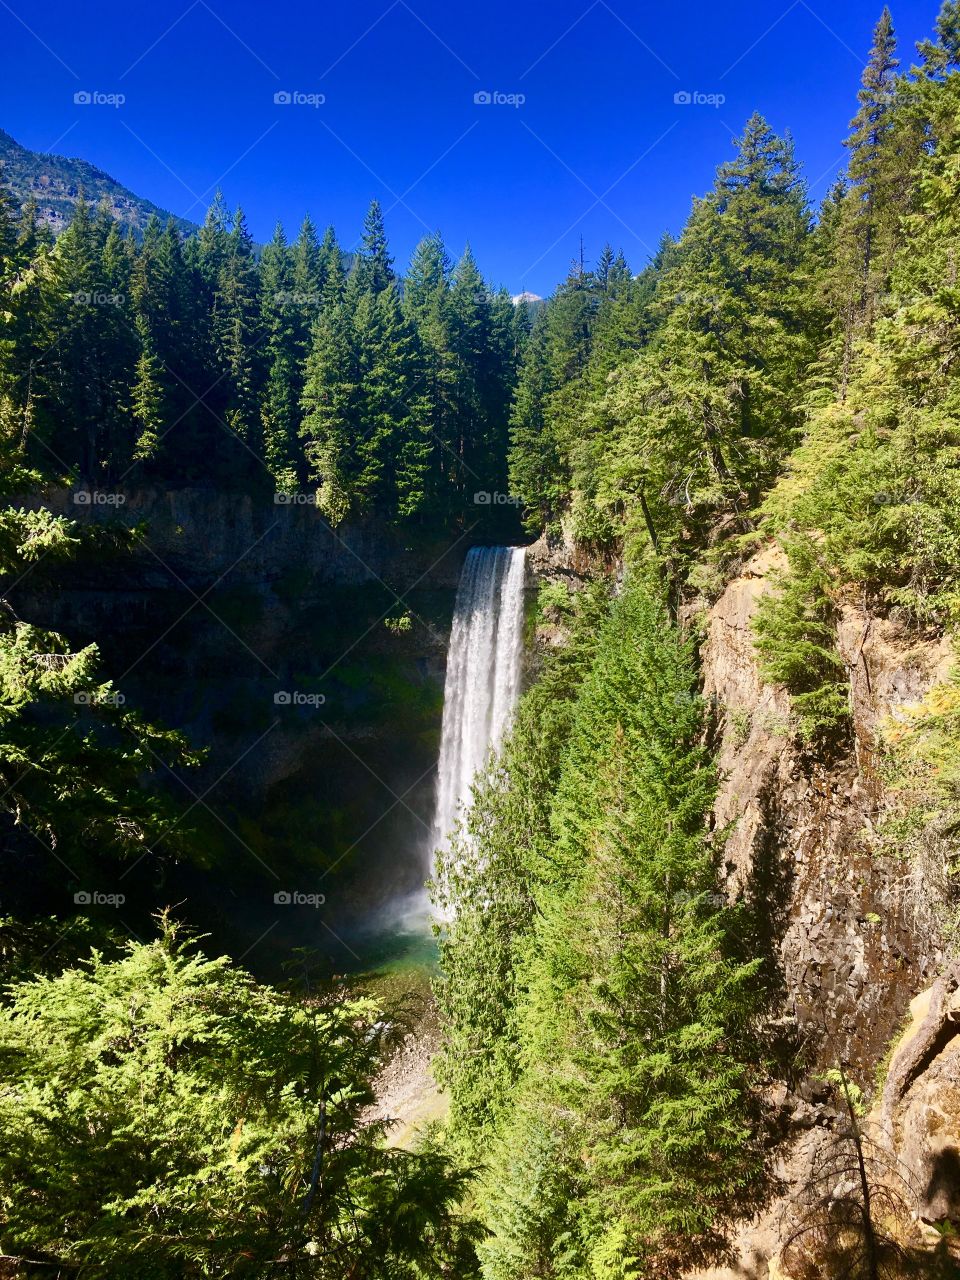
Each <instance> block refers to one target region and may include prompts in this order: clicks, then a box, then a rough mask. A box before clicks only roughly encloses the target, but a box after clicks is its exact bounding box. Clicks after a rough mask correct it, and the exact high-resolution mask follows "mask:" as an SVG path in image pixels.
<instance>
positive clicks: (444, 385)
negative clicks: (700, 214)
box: [0, 193, 518, 531]
mask: <svg viewBox="0 0 960 1280" xmlns="http://www.w3.org/2000/svg"><path fill="white" fill-rule="evenodd" d="M409 283H410V287H409V290H408V291H404V290H403V289H402V287H401V283H400V281H399V279H398V277H397V275H396V273H395V271H394V269H393V264H392V259H391V257H390V254H389V251H388V246H387V240H386V232H385V228H384V222H383V215H382V213H381V211H380V208H379V206H378V205H377V204H376V202H374V204H373V205H372V206H371V208H370V211H369V213H368V215H367V220H366V223H365V231H364V236H363V241H362V244H361V247H360V250H359V252H358V253H356V254H355V255H353V263H352V267H351V271H350V274H349V279H346V278H345V276H344V255H343V253H342V251H341V249H340V247H339V245H338V244H337V241H336V237H335V235H334V233H333V231H332V229H329V230H328V231H327V232H326V234H325V235H324V238H323V240H322V242H318V240H317V236H316V232H315V231H314V228H313V226H312V224H311V223H310V222H309V220H307V221H306V222H305V223H304V225H303V227H302V228H301V231H300V235H299V237H298V238H297V240H296V241H295V242H294V243H293V244H289V243H288V242H287V239H286V236H285V235H284V232H283V229H282V227H279V226H278V228H277V230H276V232H275V234H274V237H273V239H272V240H271V242H270V243H269V244H268V245H267V246H265V248H264V250H263V252H262V254H261V255H260V256H259V258H258V257H257V255H256V253H255V247H254V244H253V241H252V238H251V236H250V233H249V231H248V229H247V226H246V222H245V219H244V215H243V212H242V211H241V210H237V212H236V213H235V214H231V213H230V212H229V211H228V210H227V208H226V205H225V203H224V201H223V198H222V196H220V194H219V193H218V195H217V197H216V199H215V200H214V203H213V205H212V206H211V208H210V210H209V212H208V214H207V217H206V219H205V221H204V224H203V226H202V227H201V228H200V230H199V231H198V232H197V233H196V234H194V235H190V236H188V237H187V238H186V239H181V236H180V234H179V232H178V230H177V228H176V226H175V225H174V223H173V222H168V224H167V225H166V227H164V226H162V225H161V223H160V221H159V219H157V218H156V217H152V218H150V220H149V221H148V222H147V223H146V225H145V227H144V229H143V236H142V240H141V241H140V242H139V243H138V242H136V241H134V240H133V239H132V238H124V236H123V235H122V234H121V233H120V231H119V230H118V229H117V227H116V226H115V225H114V224H113V223H112V221H111V219H110V218H109V216H108V215H107V214H106V213H105V212H101V213H94V211H93V210H92V209H91V208H90V206H89V205H88V204H87V203H86V202H85V201H84V200H83V198H82V197H81V198H80V199H79V200H78V201H77V204H76V209H75V212H74V216H73V219H72V221H71V222H70V225H69V226H68V227H67V229H66V230H65V231H64V232H63V234H62V235H61V236H60V238H59V239H58V240H57V242H56V243H55V244H52V243H51V239H50V237H49V236H48V235H47V234H45V233H44V232H43V231H42V230H41V229H40V228H39V227H38V225H37V218H36V211H35V210H34V209H32V208H29V207H28V208H25V209H24V210H23V211H22V213H21V214H20V216H19V218H17V217H15V216H14V214H13V211H12V209H10V208H9V207H8V204H7V202H6V201H5V200H4V201H2V202H0V316H2V328H0V442H2V443H3V446H4V450H3V452H4V458H3V466H2V468H0V487H2V488H4V489H5V490H6V491H11V490H15V489H17V488H18V487H19V488H21V489H23V488H27V487H30V486H31V485H32V484H34V483H36V480H37V479H38V478H39V477H40V476H41V475H42V476H44V477H48V478H55V479H56V480H57V481H60V482H62V481H63V480H64V479H67V478H75V477H78V476H79V477H82V478H83V479H84V480H86V481H87V482H88V483H94V484H101V483H103V484H108V483H112V482H120V481H126V482H127V483H130V480H128V477H130V478H132V480H133V481H134V482H135V481H136V480H139V479H141V478H149V479H152V480H157V479H161V480H166V481H170V482H173V483H180V484H183V483H188V484H195V483H205V484H210V483H213V484H217V485H220V486H227V487H239V488H257V487H267V486H272V487H275V488H276V489H277V490H278V491H280V492H282V493H293V492H298V491H299V490H300V489H301V488H302V486H305V485H310V486H312V487H313V488H314V489H315V490H316V492H317V494H318V501H319V505H320V507H321V509H322V510H323V512H324V514H325V515H326V516H327V517H328V518H329V519H330V520H331V522H333V523H339V522H341V521H342V520H344V519H346V518H347V517H348V516H351V515H352V516H354V517H363V516H366V517H369V516H371V515H375V516H379V517H382V518H385V519H388V520H402V521H405V522H408V523H417V524H421V525H424V526H426V527H427V528H432V529H433V530H434V531H436V530H438V529H443V528H449V527H450V526H451V524H459V523H462V522H463V521H464V520H465V518H466V514H467V510H466V509H467V508H468V507H469V508H470V514H471V515H472V516H474V517H475V516H476V514H477V513H476V512H475V511H474V510H473V503H472V494H473V492H475V491H476V490H477V489H487V490H490V491H504V490H505V488H506V475H505V452H506V440H505V433H506V423H507V417H508V413H509V405H510V400H511V396H512V393H513V386H514V381H515V372H516V362H517V356H518V346H517V334H518V330H517V328H516V325H517V322H516V320H515V316H514V308H513V307H512V305H511V303H510V299H509V297H508V296H507V295H506V294H505V293H504V292H503V291H501V292H499V293H493V292H491V290H490V289H489V288H488V286H487V284H486V283H485V282H484V280H483V278H482V276H481V275H480V272H479V270H478V268H477V265H476V263H475V262H474V260H473V258H472V257H471V256H470V254H469V253H468V254H466V255H465V256H464V258H463V260H462V261H461V263H460V264H458V267H457V269H456V271H455V272H453V273H452V274H451V272H450V270H449V264H448V263H447V261H446V255H445V253H444V250H443V247H442V244H441V243H440V241H439V239H438V238H431V240H429V241H427V242H425V245H424V246H421V248H420V249H418V250H417V255H415V258H414V262H413V264H412V265H411V278H410V282H409Z"/></svg>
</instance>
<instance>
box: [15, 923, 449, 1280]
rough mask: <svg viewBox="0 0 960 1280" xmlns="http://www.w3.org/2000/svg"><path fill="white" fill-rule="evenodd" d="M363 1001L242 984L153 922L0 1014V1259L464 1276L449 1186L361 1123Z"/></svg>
mask: <svg viewBox="0 0 960 1280" xmlns="http://www.w3.org/2000/svg"><path fill="white" fill-rule="evenodd" d="M376 1016H377V1010H376V1008H375V1006H373V1004H372V1003H371V1002H370V1001H366V1000H362V999H352V1000H351V999H348V998H347V997H346V996H345V995H344V994H343V993H340V992H337V991H336V990H334V991H331V992H329V993H325V994H315V995H314V996H312V997H311V999H310V1000H309V1001H306V1002H304V1001H302V1000H298V999H295V998H292V997H290V996H287V995H285V994H283V993H281V992H279V991H276V990H272V989H270V988H267V987H263V986H258V985H257V984H256V983H254V982H253V980H252V979H251V978H250V977H249V976H248V975H247V974H246V973H244V972H243V971H242V970H240V969H238V968H236V967H235V966H234V965H232V964H231V962H230V961H229V960H227V959H226V958H223V957H222V958H220V959H217V960H210V959H207V958H206V957H205V956H203V955H202V954H201V953H200V952H199V951H197V950H196V949H195V948H194V947H192V946H190V945H185V944H184V943H182V942H181V941H180V940H179V939H178V938H177V932H176V929H175V928H174V926H172V925H171V924H170V923H169V922H167V921H164V922H163V928H162V933H161V936H160V938H159V939H158V940H157V941H155V942H151V943H146V944H142V943H130V944H128V946H127V947H126V950H125V954H123V955H122V956H121V957H120V958H119V959H116V960H107V959H105V958H104V957H103V956H101V955H100V954H99V953H97V952H94V953H93V954H92V955H91V957H90V958H89V960H87V961H85V962H83V963H82V964H79V965H77V966H76V967H73V968H70V969H67V970H66V971H65V972H63V973H62V974H60V975H57V976H51V977H37V978H34V979H32V980H25V981H20V982H17V983H15V984H14V985H13V987H12V988H11V991H10V998H9V1004H8V1006H7V1007H6V1008H4V1009H3V1010H0V1078H2V1088H0V1129H2V1132H3V1135H4V1141H3V1144H2V1154H0V1218H2V1224H3V1225H2V1230H3V1238H4V1245H5V1252H6V1253H7V1254H10V1253H14V1254H16V1255H19V1256H22V1257H24V1258H26V1259H30V1260H36V1261H40V1262H43V1263H46V1264H47V1265H56V1266H61V1267H65V1268H68V1269H72V1268H75V1267H83V1268H84V1269H94V1270H96V1273H97V1274H98V1275H101V1276H128V1275H130V1274H131V1273H136V1274H137V1275H141V1276H152V1277H165V1276H169V1277H171V1278H173V1277H177V1278H178V1280H179V1278H180V1277H188V1276H209V1275H232V1276H263V1275H266V1274H269V1273H270V1271H271V1270H272V1269H273V1268H274V1267H275V1266H277V1265H282V1266H283V1268H284V1271H285V1274H289V1275H296V1276H317V1277H331V1280H332V1278H333V1277H336V1280H340V1278H341V1277H342V1276H345V1275H354V1274H357V1275H359V1274H372V1272H373V1271H376V1273H377V1274H378V1275H383V1276H385V1277H391V1278H392V1280H401V1278H407V1277H409V1278H410V1280H413V1278H414V1277H428V1276H429V1277H441V1276H452V1275H456V1276H469V1275H471V1274H474V1268H473V1266H472V1264H471V1259H472V1256H473V1251H472V1244H471V1239H472V1236H473V1234H474V1231H473V1228H472V1226H471V1224H470V1223H468V1222H464V1221H463V1220H461V1219H459V1218H458V1217H457V1216H456V1213H455V1210H454V1204H455V1202H456V1200H457V1199H458V1198H459V1196H460V1194H461V1191H462V1184H463V1179H462V1177H460V1176H458V1175H454V1174H452V1173H451V1172H450V1171H449V1169H448V1168H447V1166H446V1164H445V1162H444V1161H443V1159H442V1158H441V1157H439V1156H437V1155H425V1156H423V1157H418V1156H414V1155H410V1154H408V1153H405V1152H399V1151H396V1152H389V1151H386V1150H384V1149H383V1147H382V1145H381V1144H380V1141H379V1140H380V1138H381V1137H382V1134H383V1126H382V1125H377V1124H371V1125H364V1124H363V1123H362V1121H361V1119H360V1116H361V1111H362V1109H363V1107H364V1106H365V1105H366V1104H367V1103H368V1102H369V1101H370V1098H371V1094H370V1088H369V1080H370V1078H371V1075H372V1073H373V1072H374V1071H375V1069H376V1066H377V1063H378V1061H379V1055H380V1043H379V1038H378V1036H377V1035H376V1034H375V1033H374V1032H372V1030H371V1024H372V1022H373V1020H374V1019H375V1018H376Z"/></svg>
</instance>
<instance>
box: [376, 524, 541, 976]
mask: <svg viewBox="0 0 960 1280" xmlns="http://www.w3.org/2000/svg"><path fill="white" fill-rule="evenodd" d="M525 572H526V560H525V552H524V548H523V547H473V548H471V550H470V551H469V552H468V553H467V558H466V560H465V561H464V565H463V570H462V572H461V575H460V583H459V586H458V588H457V598H456V603H455V605H454V612H453V626H452V628H451V633H450V645H449V648H448V651H447V671H446V678H445V681H444V691H443V727H442V730H441V737H440V760H439V764H438V767H437V787H436V804H435V809H434V816H433V822H432V824H431V828H430V833H429V837H428V838H426V837H425V839H424V842H423V848H422V851H421V854H420V856H421V859H422V864H423V878H424V882H426V880H427V879H428V878H429V877H431V876H432V875H433V874H434V873H435V869H436V868H435V857H436V854H437V853H438V852H439V851H445V850H446V849H447V847H448V841H449V838H450V835H451V833H452V831H453V829H454V827H455V826H456V824H457V822H458V821H459V820H460V819H461V818H462V817H463V816H464V813H465V809H466V807H467V806H468V805H469V803H470V797H471V787H472V784H473V781H474V778H475V776H476V774H477V773H478V771H479V770H481V769H482V768H484V766H485V765H486V763H487V760H488V757H489V755H490V752H491V751H492V750H496V749H497V748H498V747H499V745H500V743H501V741H502V739H503V736H504V733H505V732H506V730H507V728H508V727H509V724H510V718H511V716H512V714H513V710H514V707H515V706H516V702H517V698H518V696H519V693H520V679H521V669H522V658H523V622H524V607H523V601H524V585H525ZM433 919H434V911H433V909H432V907H431V903H430V900H429V897H428V894H427V890H426V887H425V885H424V888H422V889H419V890H416V891H414V892H413V893H410V894H407V895H404V896H403V897H400V898H396V899H394V900H393V901H392V902H390V903H388V904H387V905H386V907H385V908H383V910H381V911H380V912H378V914H377V917H376V919H375V921H374V922H371V929H370V935H369V941H370V945H371V948H372V953H373V954H372V955H371V959H375V958H376V953H377V952H379V953H381V954H382V956H383V958H384V959H389V960H390V961H393V962H400V963H403V962H407V963H410V962H416V960H417V959H418V958H424V957H425V955H426V952H427V949H428V948H432V945H433V944H432V933H431V924H432V921H433Z"/></svg>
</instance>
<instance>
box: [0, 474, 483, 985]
mask: <svg viewBox="0 0 960 1280" xmlns="http://www.w3.org/2000/svg"><path fill="white" fill-rule="evenodd" d="M78 496H79V498H80V499H81V500H80V501H78V500H77V499H78ZM120 496H121V497H122V499H123V500H122V502H117V501H113V502H108V501H106V500H105V497H104V495H98V494H96V493H93V494H91V493H90V492H89V491H86V490H80V491H67V490H56V491H50V492H48V493H46V494H44V495H43V496H42V497H40V498H37V497H33V498H30V499H26V500H24V504H23V505H27V506H31V505H38V504H39V503H41V502H42V503H43V504H44V505H46V506H48V507H50V508H51V509H52V510H54V511H55V512H61V513H63V514H65V515H67V516H69V517H70V518H71V519H74V520H76V521H77V522H78V523H79V524H80V525H81V526H92V525H95V524H100V525H106V526H118V525H119V526H122V527H124V528H136V529H137V530H138V536H137V538H136V540H135V541H134V543H133V545H132V548H131V547H129V546H127V545H122V546H120V547H119V548H117V549H116V550H111V548H110V546H109V545H105V546H103V547H101V548H100V549H99V550H97V551H96V552H91V551H86V552H82V553H81V554H80V555H79V556H78V557H76V558H74V559H72V560H70V561H69V562H68V563H66V564H64V565H60V566H54V565H52V564H51V561H50V560H47V561H46V562H43V561H41V562H40V563H38V565H37V566H36V568H34V569H32V570H30V571H28V572H27V573H26V574H25V575H23V577H22V578H21V579H20V580H19V581H17V582H15V583H12V584H10V585H9V598H10V600H11V602H12V604H13V607H14V608H15V610H16V612H17V614H18V616H19V617H21V618H22V619H24V620H25V621H28V622H31V623H35V624H36V625H39V626H43V627H48V628H51V629H53V630H56V631H60V632H62V633H63V634H64V635H65V636H67V638H68V640H69V642H70V644H71V647H72V648H75V649H76V648H79V647H81V646H82V645H85V644H88V643H91V642H95V643H96V644H97V645H98V646H99V648H100V651H101V654H102V658H103V664H102V665H103V670H104V672H105V673H106V675H108V676H110V677H111V678H113V680H114V682H115V686H116V689H117V691H118V692H119V693H120V694H121V695H122V696H123V697H124V698H125V699H126V703H127V705H128V706H130V707H135V708H137V709H138V710H142V711H143V712H144V713H145V714H147V715H148V716H149V717H150V718H151V719H153V720H154V721H156V722H158V723H160V724H164V725H167V726H170V727H174V728H178V729H180V730H182V731H183V732H184V733H186V735H187V736H188V738H189V739H190V741H191V743H192V744H193V745H194V746H195V747H197V748H200V749H203V750H204V751H206V753H207V755H206V759H205V762H204V764H203V765H202V767H201V768H200V769H199V770H197V771H195V772H191V773H189V774H188V775H185V776H184V778H182V779H172V778H165V779H162V780H161V779H154V780H153V783H152V785H165V786H168V787H169V788H170V789H172V790H173V791H174V792H175V793H177V794H179V795H180V797H181V799H182V801H183V805H184V809H185V810H187V811H188V817H187V820H188V821H189V824H190V825H191V826H193V827H194V828H195V829H196V830H197V833H198V844H199V845H200V847H201V850H202V853H203V857H204V860H205V862H206V863H207V866H208V868H209V871H208V873H206V874H204V875H199V876H198V875H195V874H193V873H192V872H190V871H189V870H188V869H185V868H181V869H179V870H178V869H176V868H174V869H172V870H168V871H167V873H166V875H167V879H166V881H165V883H164V885H163V886H162V887H161V888H160V889H157V888H156V886H150V885H145V886H144V889H143V899H144V900H143V908H144V910H146V909H147V908H149V907H151V906H155V905H156V904H157V902H158V901H159V900H160V898H163V900H164V901H171V900H178V899H177V898H175V897H173V895H174V894H177V895H179V896H181V897H187V898H188V900H189V902H190V903H195V904H197V906H198V914H199V915H200V916H201V917H202V918H203V919H204V921H205V922H207V921H209V920H211V919H212V920H213V921H214V922H219V925H217V926H216V927H219V928H222V930H223V933H222V937H221V936H220V935H219V934H218V935H217V936H218V938H220V940H222V941H224V942H228V943H230V944H231V945H232V946H234V947H236V946H238V945H239V944H240V943H241V942H243V945H241V946H240V950H241V951H242V950H243V946H245V945H246V943H247V942H248V941H252V940H253V939H256V938H257V937H258V936H259V935H260V934H261V933H262V932H263V930H264V929H266V928H267V927H268V926H269V925H271V923H274V922H275V921H276V920H277V919H278V914H277V913H276V912H275V911H274V909H273V893H274V891H276V890H297V889H298V890H300V891H302V892H323V893H324V894H325V896H326V898H327V904H326V906H325V909H324V911H323V912H320V913H319V915H320V916H322V920H321V927H320V928H318V925H317V918H318V913H317V912H316V911H310V910H308V909H304V910H302V911H290V912H287V913H286V914H282V913H281V915H280V917H279V919H280V923H279V924H276V925H275V928H274V931H273V932H272V933H271V935H270V936H271V939H272V940H275V941H276V942H277V943H278V944H280V945H281V946H282V945H288V946H289V945H295V944H296V943H297V942H301V941H305V940H309V941H310V942H311V944H313V945H316V944H320V945H326V944H327V943H329V945H330V947H331V948H332V949H333V950H334V951H336V954H337V962H338V963H349V964H351V965H355V964H356V963H357V959H356V956H355V955H354V954H353V953H354V952H358V951H359V952H362V948H361V947H359V946H358V944H357V943H356V942H355V941H354V940H352V939H353V936H354V933H355V932H356V931H357V930H358V929H359V928H360V925H361V922H362V920H363V919H364V918H368V917H369V916H370V915H371V914H373V915H375V914H376V913H377V912H378V911H381V910H385V909H386V907H387V905H388V904H389V903H390V902H391V901H392V900H393V899H394V898H396V897H397V896H401V897H402V895H403V894H405V893H407V892H412V891H413V890H415V889H418V888H419V887H420V886H421V885H422V881H423V875H424V869H425V865H426V858H427V856H428V853H427V850H426V847H425V846H426V841H427V824H428V822H429V819H430V812H431V806H432V801H433V787H434V766H435V762H436V754H437V749H438V740H439V733H440V718H441V713H442V697H443V675H444V667H445V654H446V641H447V634H448V629H449V625H450V618H451V615H452V610H453V601H454V595H455V590H456V584H457V580H458V576H459V571H460V565H461V562H462V558H463V556H464V555H465V553H466V549H467V542H466V540H464V539H460V540H458V539H457V538H456V536H455V535H451V536H450V537H449V538H448V539H447V540H445V541H442V542H438V541H437V540H435V539H429V538H426V537H424V536H419V537H418V535H417V534H416V533H415V532H414V533H411V534H409V535H407V536H402V535H401V534H400V533H398V531H397V530H396V529H391V528H389V527H379V526H377V525H376V524H372V523H371V524H367V525H364V526H356V527H341V528H338V529H336V530H334V529H332V528H331V527H330V526H329V525H328V524H327V523H326V521H325V520H324V519H323V518H322V517H321V516H320V514H319V513H318V512H317V510H316V509H315V507H313V506H311V505H309V504H307V503H299V502H288V503H283V502H279V503H277V502H274V501H273V498H272V496H271V495H266V496H264V497H256V496H252V495H250V494H240V493H238V494H231V493H226V492H223V491H217V490H201V489H176V490H172V489H171V490H168V489H158V488H156V489H140V490H127V491H124V492H123V493H122V494H121V495H120ZM15 501H16V500H15ZM18 505H19V504H18ZM226 868H229V876H225V875H224V874H223V872H224V870H225V869H226ZM127 883H129V882H127ZM158 894H159V895H160V897H158V896H157V895H158ZM205 927H206V923H205ZM334 935H336V936H334ZM338 938H339V939H343V940H344V943H345V945H346V950H344V947H343V946H341V945H340V944H338V942H337V939H338Z"/></svg>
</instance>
